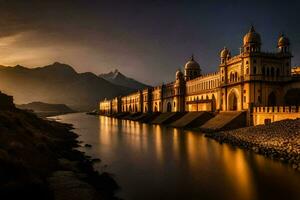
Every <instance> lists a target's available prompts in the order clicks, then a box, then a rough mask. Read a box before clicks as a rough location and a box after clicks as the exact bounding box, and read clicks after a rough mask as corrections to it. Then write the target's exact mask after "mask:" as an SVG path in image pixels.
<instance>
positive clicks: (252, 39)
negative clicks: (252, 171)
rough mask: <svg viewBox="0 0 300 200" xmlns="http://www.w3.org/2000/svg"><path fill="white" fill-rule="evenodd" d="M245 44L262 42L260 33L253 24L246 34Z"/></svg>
mask: <svg viewBox="0 0 300 200" xmlns="http://www.w3.org/2000/svg"><path fill="white" fill-rule="evenodd" d="M243 41H244V45H246V44H248V43H258V44H260V43H261V39H260V35H259V34H258V33H257V32H256V31H255V30H254V27H253V26H251V28H250V30H249V32H248V33H247V34H246V35H245V36H244V39H243Z"/></svg>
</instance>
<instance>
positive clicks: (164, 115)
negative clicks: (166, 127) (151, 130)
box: [151, 112, 178, 124]
mask: <svg viewBox="0 0 300 200" xmlns="http://www.w3.org/2000/svg"><path fill="white" fill-rule="evenodd" d="M176 114H178V113H176V112H166V113H161V114H160V115H159V116H157V117H156V118H155V119H154V120H152V122H151V123H152V124H164V123H166V122H167V121H170V119H172V118H173V117H175V116H176Z"/></svg>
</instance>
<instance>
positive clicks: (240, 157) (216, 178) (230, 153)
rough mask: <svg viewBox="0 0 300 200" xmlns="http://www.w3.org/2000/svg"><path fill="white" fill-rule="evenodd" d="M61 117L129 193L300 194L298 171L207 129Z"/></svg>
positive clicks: (179, 195) (190, 196) (201, 196)
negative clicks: (218, 138)
mask: <svg viewBox="0 0 300 200" xmlns="http://www.w3.org/2000/svg"><path fill="white" fill-rule="evenodd" d="M60 118H61V119H62V121H64V122H67V123H72V124H74V125H75V127H76V130H75V132H77V133H78V134H80V135H81V136H80V140H83V141H85V142H86V143H90V144H92V145H93V148H91V149H84V148H83V150H84V151H86V152H87V154H89V155H91V156H94V157H100V158H101V159H102V161H103V163H102V165H103V164H108V166H109V167H108V169H107V170H108V171H109V172H112V173H114V174H115V177H116V180H117V181H118V183H119V184H120V185H121V187H122V191H120V194H119V196H120V197H123V198H125V199H245V200H248V199H249V200H250V199H251V200H252V199H254V200H255V199H286V197H287V195H288V196H289V199H300V190H299V188H300V175H299V173H297V172H295V171H293V170H291V169H290V168H288V167H286V166H285V165H283V164H281V163H278V162H274V161H272V160H269V159H265V158H264V157H262V156H259V155H255V154H252V153H250V152H246V151H243V150H241V149H238V148H234V147H231V146H229V145H226V144H222V145H220V144H218V143H217V142H215V141H213V140H210V139H207V138H205V137H204V136H203V134H200V133H195V132H192V131H183V130H180V129H173V128H167V127H164V126H159V125H147V124H140V123H138V122H133V121H128V120H117V119H112V118H108V117H99V119H98V118H96V117H94V116H87V115H84V114H69V115H64V116H60ZM96 167H98V169H99V170H100V169H101V166H99V165H97V166H96Z"/></svg>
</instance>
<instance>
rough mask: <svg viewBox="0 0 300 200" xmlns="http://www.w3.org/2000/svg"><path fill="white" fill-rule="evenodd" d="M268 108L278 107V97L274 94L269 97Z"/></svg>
mask: <svg viewBox="0 0 300 200" xmlns="http://www.w3.org/2000/svg"><path fill="white" fill-rule="evenodd" d="M268 106H276V95H275V93H274V92H271V94H269V96H268Z"/></svg>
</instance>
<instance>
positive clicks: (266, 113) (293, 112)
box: [253, 106, 300, 126]
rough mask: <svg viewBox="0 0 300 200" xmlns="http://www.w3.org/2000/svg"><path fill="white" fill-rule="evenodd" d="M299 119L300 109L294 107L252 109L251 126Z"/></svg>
mask: <svg viewBox="0 0 300 200" xmlns="http://www.w3.org/2000/svg"><path fill="white" fill-rule="evenodd" d="M297 118H300V107H296V106H273V107H254V108H253V125H254V126H256V125H259V124H269V123H272V122H276V121H280V120H284V119H297Z"/></svg>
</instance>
